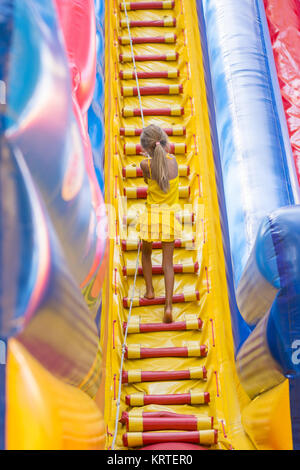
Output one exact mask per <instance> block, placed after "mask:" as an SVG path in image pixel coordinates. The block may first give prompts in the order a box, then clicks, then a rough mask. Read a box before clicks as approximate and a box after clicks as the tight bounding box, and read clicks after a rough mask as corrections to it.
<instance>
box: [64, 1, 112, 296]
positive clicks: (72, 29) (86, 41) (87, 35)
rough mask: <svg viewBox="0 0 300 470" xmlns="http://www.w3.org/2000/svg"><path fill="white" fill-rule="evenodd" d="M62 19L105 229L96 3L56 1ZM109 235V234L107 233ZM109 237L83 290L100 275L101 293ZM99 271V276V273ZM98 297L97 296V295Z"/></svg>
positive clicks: (88, 162) (100, 245) (100, 224)
mask: <svg viewBox="0 0 300 470" xmlns="http://www.w3.org/2000/svg"><path fill="white" fill-rule="evenodd" d="M55 4H56V8H57V12H58V18H59V22H60V25H61V29H62V32H63V36H64V41H65V48H66V53H67V57H68V61H69V67H70V74H71V80H72V99H73V110H74V114H75V117H76V121H77V124H78V127H79V129H80V135H81V140H82V143H83V146H84V152H85V168H86V172H87V174H88V177H89V181H90V185H91V192H92V199H93V205H94V209H95V213H96V216H97V221H96V220H94V221H93V220H91V230H93V227H92V225H93V224H95V223H97V224H98V227H100V228H102V229H103V230H104V229H105V224H104V223H103V221H104V220H105V216H104V214H105V211H104V200H103V196H102V193H101V190H100V187H99V185H98V182H97V177H96V173H95V168H94V162H93V154H92V148H91V143H90V139H89V135H88V130H87V128H88V126H87V111H88V109H89V107H90V105H91V102H92V99H93V94H94V88H95V81H96V17H95V6H94V0H72V1H70V0H55ZM104 233H105V230H104ZM106 248H107V246H106V236H105V234H103V235H101V234H98V244H97V253H96V256H95V259H94V263H93V266H92V268H91V271H90V273H89V274H88V276H87V278H86V279H85V280H84V281H83V283H82V285H81V287H84V286H85V285H86V284H87V283H88V282H89V281H90V280H91V279H92V278H93V277H94V275H95V274H96V273H97V281H96V283H95V285H94V290H100V288H101V284H102V280H103V276H104V269H105V262H102V265H101V266H102V268H101V270H100V271H98V268H99V265H100V263H101V261H103V256H104V253H105V250H106ZM97 271H98V272H97ZM93 295H95V296H96V295H97V292H93Z"/></svg>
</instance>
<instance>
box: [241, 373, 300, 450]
mask: <svg viewBox="0 0 300 470" xmlns="http://www.w3.org/2000/svg"><path fill="white" fill-rule="evenodd" d="M242 422H243V425H244V428H245V430H246V432H247V434H248V435H249V437H250V438H251V440H252V442H253V443H254V444H255V447H256V448H257V449H259V450H292V449H293V441H292V429H291V420H290V397H289V381H288V380H285V381H284V382H283V383H281V384H280V385H277V387H274V388H272V389H271V390H268V391H267V392H264V393H262V394H261V395H258V397H256V398H254V400H252V401H251V402H250V403H249V405H247V406H246V407H245V408H244V410H243V413H242Z"/></svg>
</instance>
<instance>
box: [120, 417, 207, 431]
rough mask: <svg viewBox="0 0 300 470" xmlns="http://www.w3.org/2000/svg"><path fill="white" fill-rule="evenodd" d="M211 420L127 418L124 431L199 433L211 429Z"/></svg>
mask: <svg viewBox="0 0 300 470" xmlns="http://www.w3.org/2000/svg"><path fill="white" fill-rule="evenodd" d="M212 421H213V420H212V418H211V417H210V416H208V417H206V416H204V417H199V418H198V417H196V416H193V417H190V418H188V417H187V416H184V417H182V416H181V417H180V418H154V417H148V416H147V417H146V416H128V420H127V422H126V431H128V432H144V431H167V430H170V431H171V430H174V431H175V430H178V431H200V430H207V429H212Z"/></svg>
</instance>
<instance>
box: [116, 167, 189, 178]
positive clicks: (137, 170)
mask: <svg viewBox="0 0 300 470" xmlns="http://www.w3.org/2000/svg"><path fill="white" fill-rule="evenodd" d="M178 175H179V176H189V175H190V167H189V165H178ZM122 176H123V177H124V178H142V177H143V170H142V169H141V167H139V166H133V165H129V166H125V167H123V168H122Z"/></svg>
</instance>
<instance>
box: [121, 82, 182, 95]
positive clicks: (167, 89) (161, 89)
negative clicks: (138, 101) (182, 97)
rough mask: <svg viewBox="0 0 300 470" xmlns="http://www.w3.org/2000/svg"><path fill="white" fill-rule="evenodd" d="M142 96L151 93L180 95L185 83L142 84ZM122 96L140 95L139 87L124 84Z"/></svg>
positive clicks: (140, 89) (140, 88)
mask: <svg viewBox="0 0 300 470" xmlns="http://www.w3.org/2000/svg"><path fill="white" fill-rule="evenodd" d="M139 91H140V95H141V96H151V95H179V94H180V93H182V92H183V85H181V84H179V85H178V84H173V85H156V86H140V87H139ZM121 95H122V96H138V88H137V87H136V86H122V87H121Z"/></svg>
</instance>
